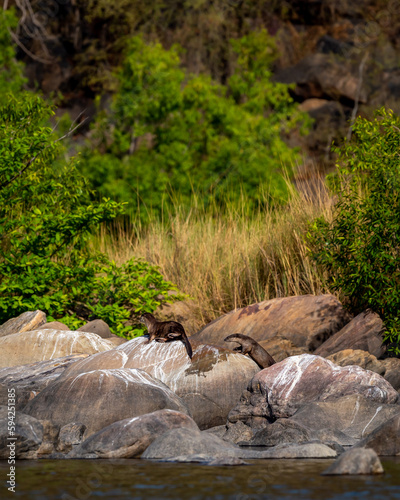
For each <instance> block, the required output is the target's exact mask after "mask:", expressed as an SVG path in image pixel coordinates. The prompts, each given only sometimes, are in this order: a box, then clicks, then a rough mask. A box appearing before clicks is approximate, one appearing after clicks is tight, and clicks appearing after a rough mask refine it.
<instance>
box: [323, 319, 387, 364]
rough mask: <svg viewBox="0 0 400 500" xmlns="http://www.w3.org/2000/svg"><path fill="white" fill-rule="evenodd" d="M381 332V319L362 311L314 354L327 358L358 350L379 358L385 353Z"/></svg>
mask: <svg viewBox="0 0 400 500" xmlns="http://www.w3.org/2000/svg"><path fill="white" fill-rule="evenodd" d="M383 330H384V326H383V322H382V320H381V318H380V317H379V316H378V315H377V314H376V313H374V312H372V311H364V312H362V313H361V314H359V315H358V316H356V317H355V318H354V319H352V320H351V321H350V323H348V324H347V325H346V326H345V327H344V328H342V329H341V330H339V331H338V332H337V333H335V335H333V336H332V337H330V338H329V339H328V340H327V341H326V342H324V343H323V344H322V345H321V346H320V347H319V348H318V349H317V350H316V351H315V353H314V354H317V355H318V356H323V357H327V356H330V355H332V354H334V353H336V352H339V351H343V350H345V349H359V350H362V351H368V352H369V353H371V354H373V355H374V356H376V357H377V358H379V357H380V356H382V354H383V353H384V352H385V346H384V345H382V342H383V337H382V332H383Z"/></svg>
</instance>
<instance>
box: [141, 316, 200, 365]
mask: <svg viewBox="0 0 400 500" xmlns="http://www.w3.org/2000/svg"><path fill="white" fill-rule="evenodd" d="M140 322H141V323H144V324H145V326H146V328H147V331H148V332H149V342H151V341H152V340H155V341H156V342H169V341H171V340H181V341H182V342H183V344H184V346H185V348H186V352H187V353H188V356H189V358H190V359H192V355H193V353H192V346H191V345H190V342H189V340H188V338H187V335H186V332H185V329H184V328H183V326H182V325H181V324H180V323H177V322H176V321H157V320H156V318H155V317H154V316H153V315H152V314H150V313H144V314H142V316H141V317H140Z"/></svg>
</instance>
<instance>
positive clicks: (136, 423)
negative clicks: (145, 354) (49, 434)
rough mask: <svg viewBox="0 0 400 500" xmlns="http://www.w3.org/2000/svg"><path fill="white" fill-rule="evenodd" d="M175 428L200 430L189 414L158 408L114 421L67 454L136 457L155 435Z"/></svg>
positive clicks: (80, 456) (91, 456)
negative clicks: (147, 412) (144, 413)
mask: <svg viewBox="0 0 400 500" xmlns="http://www.w3.org/2000/svg"><path fill="white" fill-rule="evenodd" d="M175 428H186V429H189V430H193V431H198V430H199V428H198V427H197V425H196V423H195V422H194V421H193V420H192V419H191V418H190V417H189V416H187V415H185V414H183V413H180V412H177V411H173V410H159V411H155V412H153V413H149V414H146V415H141V416H138V417H134V418H129V419H125V420H120V421H118V422H114V423H113V424H111V425H109V426H107V427H105V428H104V429H101V430H100V431H98V432H96V433H95V434H93V435H92V436H90V437H89V438H88V439H86V440H85V441H84V442H83V443H82V444H81V445H80V446H79V447H77V448H75V449H74V450H73V452H72V453H71V455H70V457H71V458H78V457H79V458H86V457H88V458H93V457H94V456H95V457H98V458H134V457H139V456H140V455H141V454H142V453H143V452H144V451H145V449H146V448H147V447H148V446H149V445H150V444H151V443H152V442H153V441H154V440H155V439H156V438H157V437H159V436H161V435H162V434H164V433H165V432H167V431H169V430H171V429H175Z"/></svg>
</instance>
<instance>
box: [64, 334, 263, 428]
mask: <svg viewBox="0 0 400 500" xmlns="http://www.w3.org/2000/svg"><path fill="white" fill-rule="evenodd" d="M192 348H193V358H192V360H190V358H189V357H188V355H187V352H186V349H185V347H184V345H183V343H182V342H180V341H175V342H167V343H159V342H150V343H148V339H147V338H145V337H139V338H136V339H132V340H130V341H129V342H126V343H125V344H123V345H121V346H119V347H117V348H116V349H113V350H112V351H108V352H105V353H100V354H96V355H94V356H91V357H90V359H89V358H88V359H86V360H83V361H79V362H78V363H77V364H75V365H74V366H71V367H70V368H69V369H68V370H67V371H66V372H65V373H64V374H63V375H62V376H63V377H67V376H68V377H69V376H72V375H75V376H76V375H78V374H81V373H85V372H89V371H92V370H97V369H110V368H137V369H140V370H144V371H146V372H147V373H149V374H150V375H151V376H153V377H155V378H157V379H159V380H161V381H162V382H164V383H165V384H166V385H167V386H168V387H169V388H170V389H171V390H172V391H174V392H175V393H176V394H177V395H178V396H179V397H180V398H181V399H182V400H183V401H184V402H185V404H186V405H187V407H188V408H189V411H190V414H191V415H192V418H193V419H194V421H195V422H196V423H197V425H198V426H199V427H200V428H201V429H205V428H208V427H214V426H216V425H221V424H224V423H225V422H226V418H227V416H228V413H229V411H230V410H231V408H232V407H233V406H234V405H235V404H236V403H237V401H238V400H239V398H240V395H241V394H242V392H243V390H244V389H245V388H246V387H247V384H248V383H249V381H250V380H251V378H252V377H253V376H254V374H255V373H257V372H258V371H259V367H258V366H257V364H256V363H255V362H254V361H253V360H251V359H250V358H248V357H247V356H243V355H242V354H237V353H233V352H232V351H230V350H228V349H222V348H218V347H214V346H207V345H199V344H197V343H194V342H193V343H192Z"/></svg>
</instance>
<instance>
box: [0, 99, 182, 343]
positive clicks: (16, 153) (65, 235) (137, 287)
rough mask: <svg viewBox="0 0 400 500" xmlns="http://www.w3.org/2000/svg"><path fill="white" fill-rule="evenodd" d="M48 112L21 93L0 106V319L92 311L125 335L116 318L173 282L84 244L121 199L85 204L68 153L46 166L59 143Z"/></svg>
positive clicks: (67, 316)
mask: <svg viewBox="0 0 400 500" xmlns="http://www.w3.org/2000/svg"><path fill="white" fill-rule="evenodd" d="M53 114H54V113H53V111H52V109H51V107H50V106H48V105H46V104H45V103H44V102H43V101H42V99H41V98H40V97H38V96H34V95H32V94H29V93H26V94H22V95H21V96H20V98H16V97H12V96H11V95H9V96H8V103H7V104H6V105H4V106H3V107H1V108H0V323H1V322H3V321H6V320H7V319H9V318H10V317H13V316H16V315H18V314H20V313H22V312H24V311H26V310H32V309H37V308H38V309H41V310H43V311H45V312H46V313H47V314H48V316H49V319H50V320H51V319H60V320H61V321H64V322H65V323H66V324H67V325H69V326H71V327H77V326H79V325H80V324H82V322H83V320H87V319H92V318H94V317H98V318H101V319H103V320H105V321H106V322H108V323H109V324H110V326H111V329H112V330H113V331H114V333H120V334H128V333H129V334H130V335H133V334H135V333H137V331H138V330H137V329H133V330H132V327H130V326H128V325H126V324H124V323H125V322H126V321H127V320H128V319H130V320H131V323H133V324H135V321H134V319H135V317H136V316H137V315H139V314H141V313H143V312H145V311H148V312H152V311H154V309H155V308H156V307H157V306H158V305H159V304H160V303H161V302H162V301H163V298H162V297H161V294H167V292H168V290H170V289H175V287H174V286H173V285H172V284H171V283H168V282H166V281H164V280H163V278H162V276H161V275H160V273H159V272H158V270H157V269H156V268H154V267H152V266H150V265H149V264H148V263H146V262H143V261H140V260H134V259H133V260H131V261H128V262H127V263H126V264H125V265H123V266H121V267H118V266H116V264H115V263H114V262H110V261H109V260H108V259H107V258H106V257H105V256H104V255H102V254H100V253H93V252H92V253H91V252H90V251H89V250H88V245H87V240H88V237H89V235H90V233H91V231H92V230H93V229H94V228H96V227H98V226H99V224H101V223H102V222H106V221H110V220H112V219H114V218H115V217H116V216H117V215H119V214H121V213H122V211H123V206H122V205H121V204H118V203H116V202H113V201H110V200H109V199H104V200H103V202H102V203H97V204H92V203H90V202H89V190H88V186H87V182H86V180H85V179H84V178H83V177H82V176H81V175H80V174H79V171H78V164H77V161H76V160H73V161H71V162H70V163H69V164H67V165H64V166H62V167H61V166H60V164H58V163H57V168H55V167H54V164H53V162H54V159H55V158H56V156H57V154H58V153H59V152H60V142H58V141H57V140H54V136H53V132H52V130H51V129H50V128H49V127H47V126H43V123H48V120H49V118H50V117H51V116H52V115H53ZM132 320H133V321H132Z"/></svg>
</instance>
